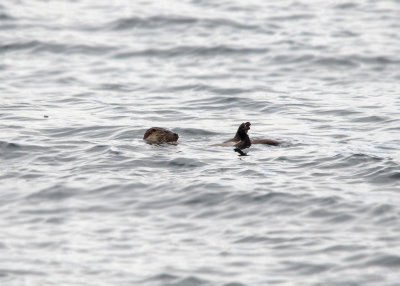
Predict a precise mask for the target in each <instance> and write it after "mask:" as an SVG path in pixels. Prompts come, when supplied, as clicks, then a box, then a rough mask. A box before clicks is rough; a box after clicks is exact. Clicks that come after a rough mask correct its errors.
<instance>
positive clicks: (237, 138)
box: [224, 122, 281, 146]
mask: <svg viewBox="0 0 400 286" xmlns="http://www.w3.org/2000/svg"><path fill="white" fill-rule="evenodd" d="M250 125H251V123H250V122H246V123H242V124H240V126H239V128H238V130H237V132H236V134H235V137H233V138H232V139H229V140H227V141H225V142H224V143H228V142H240V141H241V138H240V136H239V132H240V130H241V128H243V127H244V126H245V131H246V134H247V132H248V131H249V130H250ZM250 142H251V144H267V145H273V146H278V145H280V144H281V142H279V141H276V140H272V139H250ZM237 144H239V143H237ZM235 146H236V145H235Z"/></svg>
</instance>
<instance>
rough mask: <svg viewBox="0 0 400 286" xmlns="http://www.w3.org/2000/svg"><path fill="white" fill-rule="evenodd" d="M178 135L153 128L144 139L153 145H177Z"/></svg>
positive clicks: (159, 128) (146, 133)
mask: <svg viewBox="0 0 400 286" xmlns="http://www.w3.org/2000/svg"><path fill="white" fill-rule="evenodd" d="M178 138H179V136H178V134H176V133H174V132H172V131H169V130H167V129H165V128H161V127H151V128H149V129H147V131H146V132H145V133H144V136H143V139H144V140H146V141H148V142H151V143H175V142H177V141H178Z"/></svg>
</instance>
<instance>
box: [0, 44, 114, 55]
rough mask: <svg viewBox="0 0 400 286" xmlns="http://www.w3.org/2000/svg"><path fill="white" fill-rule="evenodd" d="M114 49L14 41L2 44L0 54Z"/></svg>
mask: <svg viewBox="0 0 400 286" xmlns="http://www.w3.org/2000/svg"><path fill="white" fill-rule="evenodd" d="M111 50H113V48H112V47H106V46H91V45H84V44H78V45H71V44H60V43H48V42H43V41H38V40H32V41H23V42H13V43H7V44H0V54H1V53H10V52H15V51H29V52H30V53H32V54H36V53H41V52H51V53H55V54H87V55H92V54H96V55H98V54H103V53H107V52H109V51H111Z"/></svg>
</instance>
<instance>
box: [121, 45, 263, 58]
mask: <svg viewBox="0 0 400 286" xmlns="http://www.w3.org/2000/svg"><path fill="white" fill-rule="evenodd" d="M268 51H269V49H268V48H251V47H234V46H226V45H218V46H210V47H205V46H178V47H172V48H169V49H144V50H139V51H129V52H122V53H117V54H115V55H113V58H115V59H127V58H133V57H143V56H147V57H168V58H169V57H181V56H215V55H224V56H227V55H230V56H232V55H243V54H265V53H267V52H268Z"/></svg>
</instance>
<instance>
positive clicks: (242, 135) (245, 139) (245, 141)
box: [235, 122, 251, 149]
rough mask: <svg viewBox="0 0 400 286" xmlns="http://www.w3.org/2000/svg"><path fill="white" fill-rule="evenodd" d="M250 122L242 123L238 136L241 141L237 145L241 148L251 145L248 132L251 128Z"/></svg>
mask: <svg viewBox="0 0 400 286" xmlns="http://www.w3.org/2000/svg"><path fill="white" fill-rule="evenodd" d="M250 125H251V123H250V122H246V123H242V124H240V126H239V128H238V130H237V132H236V136H238V137H239V139H240V141H239V142H238V143H236V145H235V147H237V148H239V149H245V148H248V147H250V146H251V141H250V138H249V135H247V132H248V131H249V130H250Z"/></svg>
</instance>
